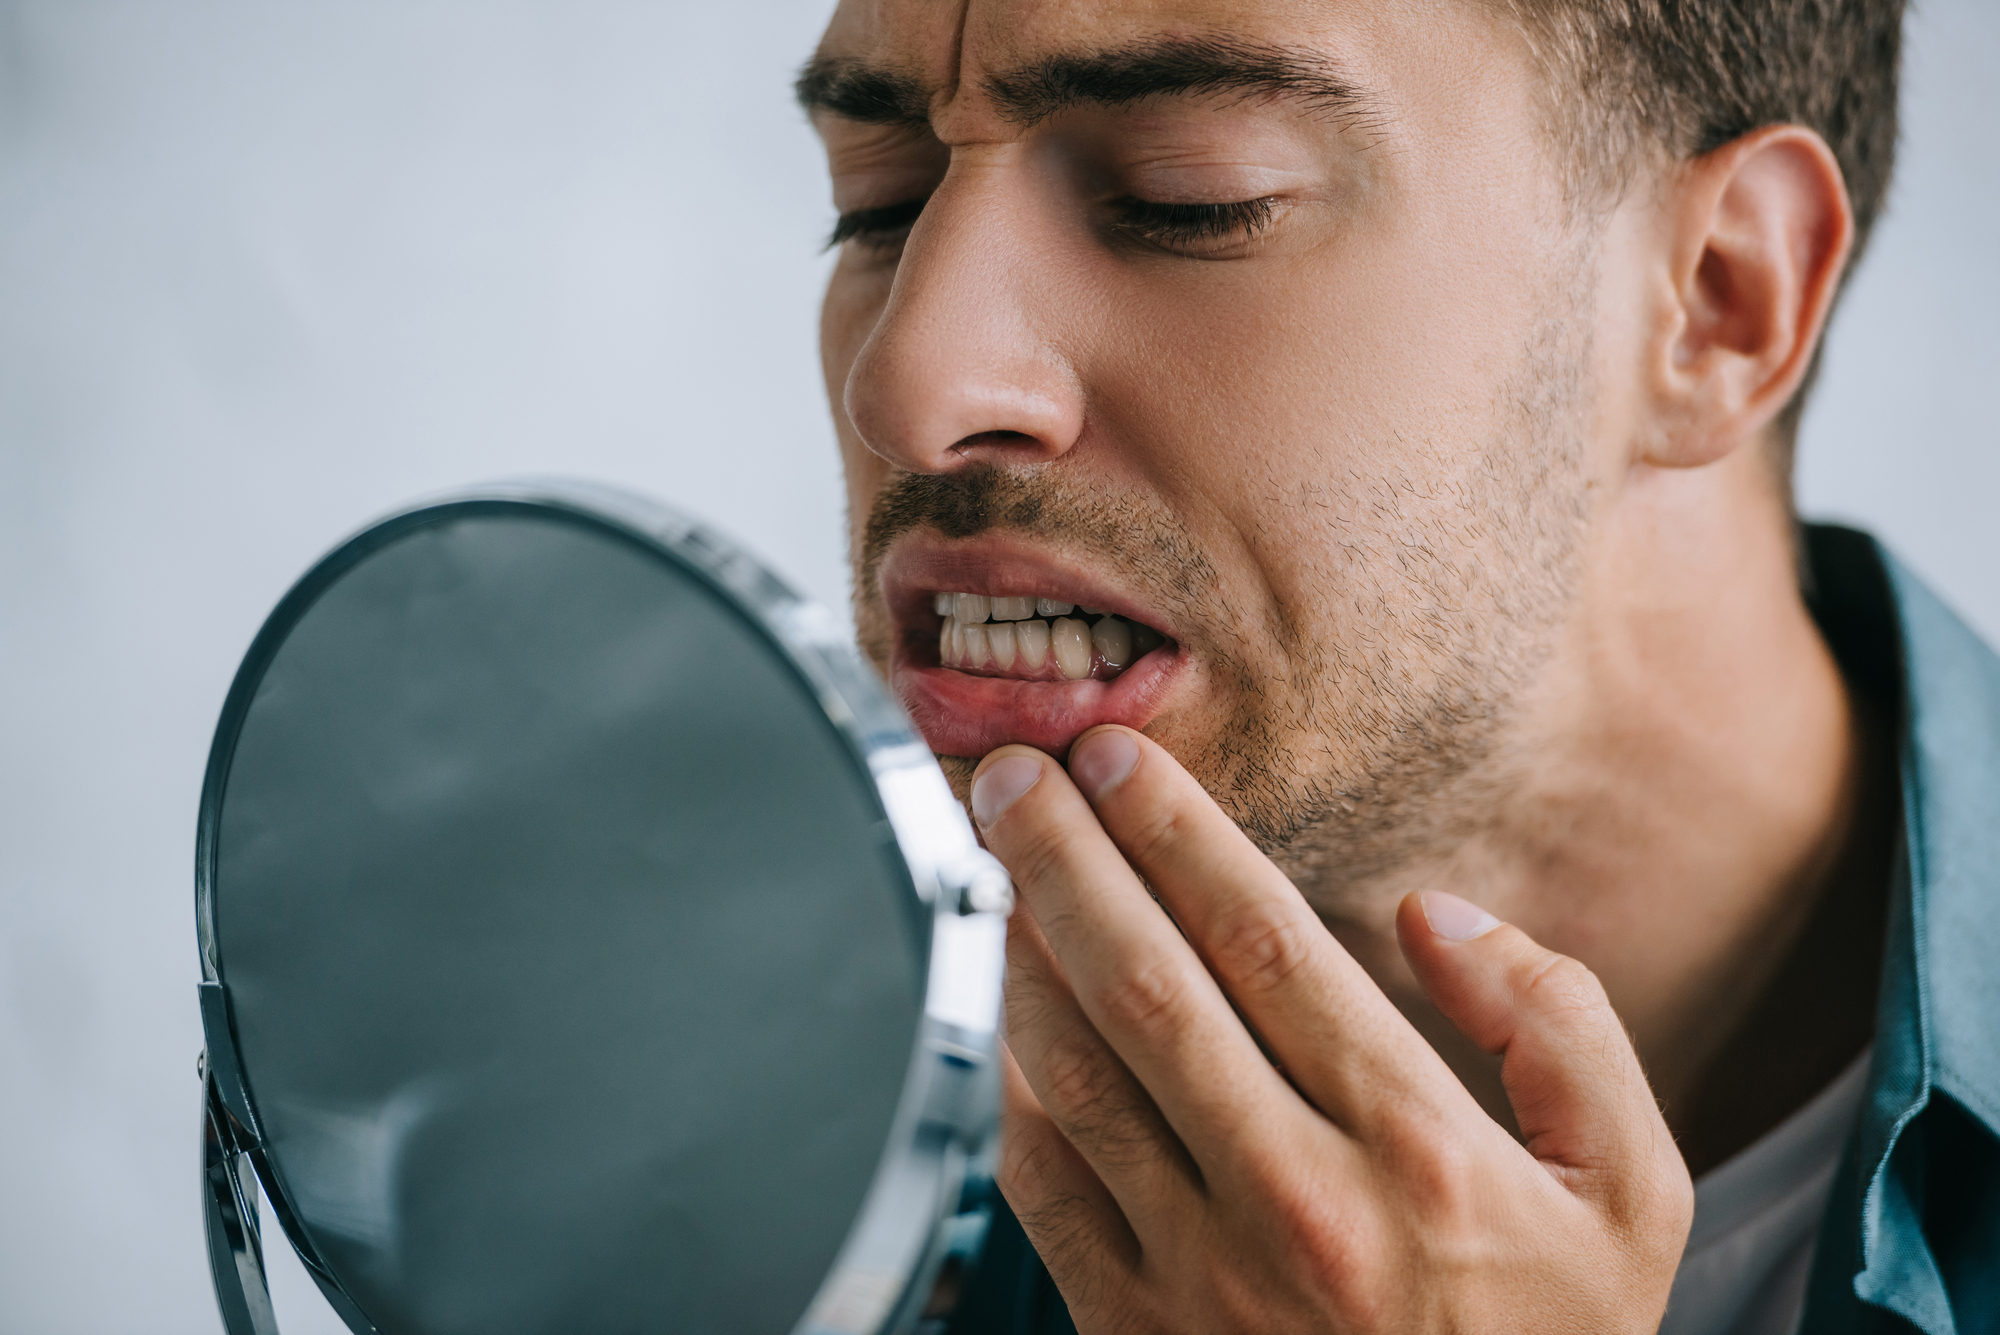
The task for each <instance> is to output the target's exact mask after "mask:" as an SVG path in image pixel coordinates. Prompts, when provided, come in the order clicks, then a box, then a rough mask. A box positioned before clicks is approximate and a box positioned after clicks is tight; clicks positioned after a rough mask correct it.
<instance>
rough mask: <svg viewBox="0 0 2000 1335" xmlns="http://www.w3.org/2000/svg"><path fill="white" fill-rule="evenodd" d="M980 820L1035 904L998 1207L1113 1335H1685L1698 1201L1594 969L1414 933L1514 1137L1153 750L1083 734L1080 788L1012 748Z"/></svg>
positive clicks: (1492, 935)
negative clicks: (1656, 1333) (1683, 1295)
mask: <svg viewBox="0 0 2000 1335" xmlns="http://www.w3.org/2000/svg"><path fill="white" fill-rule="evenodd" d="M1072 776H1074V782H1072ZM972 805H973V811H974V816H975V819H977V821H978V822H979V825H980V827H981V830H982V831H983V833H984V835H985V838H986V842H987V846H988V847H989V848H991V849H992V851H993V852H994V854H995V855H997V856H998V857H999V858H1000V860H1001V861H1003V862H1004V863H1006V864H1007V867H1008V869H1009V870H1010V871H1012V872H1013V874H1014V878H1015V884H1016V887H1017V889H1018V891H1019V895H1020V903H1021V905H1022V910H1021V911H1017V912H1016V913H1015V914H1014V918H1013V922H1012V926H1011V929H1010V932H1009V940H1008V979H1007V1025H1008V1036H1007V1046H1008V1052H1009V1054H1010V1055H1009V1056H1007V1057H1005V1058H1004V1059H1003V1062H1004V1066H1005V1068H1006V1069H1005V1072H1004V1076H1005V1081H1006V1108H1005V1120H1004V1138H1003V1145H1002V1151H1001V1159H1000V1170H999V1180H1000V1185H1001V1188H1002V1190H1003V1191H1004V1192H1005V1193H1006V1196H1007V1199H1008V1201H1009V1203H1010V1204H1012V1206H1013V1207H1014V1211H1015V1213H1016V1214H1017V1215H1018V1216H1019V1217H1020V1220H1021V1223H1022V1226H1023V1227H1024V1228H1025V1229H1026V1230H1027V1233H1028V1237H1029V1239H1030V1240H1031V1241H1032V1242H1033V1243H1034V1245H1035V1248H1036V1250H1037V1251H1038V1252H1040V1253H1041V1256H1042V1259H1043V1260H1044V1261H1045V1262H1046V1263H1047V1265H1048V1267H1049V1271H1050V1273H1051V1274H1052V1275H1053V1276H1054V1278H1055V1281H1056V1284H1057V1286H1058V1287H1059V1288H1060V1289H1061V1290H1062V1292H1063V1296H1064V1297H1065V1299H1067V1301H1068V1303H1069V1307H1070V1312H1071V1315H1072V1316H1073V1317H1074V1318H1075V1320H1076V1324H1077V1328H1078V1329H1079V1330H1080V1331H1082V1332H1085V1335H1097V1333H1098V1332H1113V1331H1117V1332H1123V1331H1189V1332H1199V1333H1200V1335H1222V1332H1229V1331H1244V1332H1257V1335H1271V1333H1272V1332H1278V1331H1287V1330H1297V1331H1315V1332H1322V1331H1390V1330H1393V1331H1416V1330H1422V1331H1446V1330H1451V1331H1470V1332H1480V1333H1481V1335H1493V1333H1494V1332H1502V1331H1524V1332H1527V1331H1532V1332H1536V1333H1537V1335H1550V1333H1551V1332H1565V1331H1575V1332H1586V1331H1588V1332H1591V1333H1592V1335H1603V1333H1604V1332H1624V1331H1653V1330H1655V1329H1657V1327H1658V1325H1659V1321H1660V1314H1661V1312H1662V1310H1663V1309H1664V1308H1665V1305H1666V1299H1667V1290H1668V1288H1669V1286H1670V1285H1671V1283H1672V1281H1673V1275H1674V1268H1675V1266H1676V1265H1677V1264H1678V1263H1679V1260H1680V1254H1681V1250H1682V1248H1683V1247H1684V1245H1685V1244H1686V1240H1687V1231H1688V1224H1689V1219H1690V1216H1691V1213H1692V1208H1693V1206H1692V1202H1693V1193H1692V1188H1691V1187H1690V1185H1689V1182H1688V1175H1687V1170H1686V1168H1685V1167H1684V1166H1683V1164H1682V1162H1681V1158H1680V1155H1679V1154H1678V1153H1677V1152H1676V1150H1675V1148H1674V1143H1673V1139H1672V1137H1671V1136H1670V1135H1669V1133H1668V1131H1667V1128H1666V1125H1665V1123H1664V1122H1663V1121H1662V1119H1661V1117H1660V1113H1659V1110H1658V1108H1657V1107H1656V1106H1655V1104H1654V1101H1653V1097H1652V1092H1651V1091H1650V1090H1649V1089H1648V1088H1647V1085H1646V1079H1645V1076H1644V1075H1643V1074H1642V1073H1641V1072H1640V1069H1639V1063H1638V1059H1637V1058H1636V1056H1635V1055H1634V1054H1633V1051H1632V1046H1631V1043H1630V1041H1629V1040H1628V1039H1627V1038H1626V1035H1625V1031H1624V1029H1623V1028H1622V1027H1621V1026H1620V1024H1619V1022H1618V1017H1617V1016H1616V1015H1615V1014H1613V1013H1612V1010H1611V1007H1610V1004H1609V1002H1608V1001H1607V1000H1606V999H1605V995H1604V990H1603V988H1602V987H1600V986H1599V985H1598V982H1597V979H1596V978H1595V977H1594V976H1593V975H1592V974H1591V973H1590V972H1589V971H1588V970H1587V969H1585V968H1584V967H1583V966H1582V965H1580V964H1578V963H1576V962H1575V961H1574V960H1571V959H1567V958H1565V957H1563V956H1560V955H1556V954H1554V953H1552V952H1550V951H1547V950H1544V949H1542V948H1541V947H1539V946H1537V945H1536V944H1535V943H1534V942H1533V941H1531V940H1529V939H1528V937H1527V936H1526V935H1525V934H1523V933H1522V932H1520V931H1519V930H1517V929H1515V928H1512V927H1508V926H1504V925H1501V924H1498V923H1496V922H1495V921H1494V920H1493V919H1492V918H1491V917H1489V916H1487V915H1485V914H1484V913H1483V912H1481V911H1480V910H1478V909H1477V908H1475V907H1474V906H1473V905H1471V904H1469V903H1466V902H1465V901H1464V900H1461V899H1457V898H1455V897H1453V896H1450V895H1437V894H1426V895H1421V896H1419V895H1412V896H1410V897H1409V898H1407V899H1405V900H1404V901H1403V903H1402V905H1401V907H1400V909H1399V910H1398V914H1397V920H1396V926H1397V933H1398V936H1399V937H1400V940H1401V943H1402V947H1403V952H1404V954H1405V955H1406V956H1407V957H1408V959H1409V962H1410V965H1411V967H1412V968H1413V969H1414V970H1415V971H1416V975H1417V978H1418V980H1419V981H1420V982H1421V983H1422V984H1423V986H1424V988H1425V989H1426V991H1427V992H1428V993H1429V994H1430V997H1431V999H1432V1000H1433V1001H1434V1002H1435V1003H1436V1005H1437V1006H1438V1008H1439V1009H1440V1010H1441V1011H1442V1012H1443V1013H1444V1015H1445V1016H1446V1017H1447V1018H1448V1019H1450V1020H1451V1021H1452V1023H1454V1024H1456V1025H1457V1026H1458V1027H1459V1028H1460V1029H1461V1030H1463V1031H1464V1032H1465V1033H1466V1034H1467V1035H1468V1036H1469V1037H1471V1038H1472V1039H1473V1040H1474V1041H1475V1042H1477V1043H1478V1044H1479V1045H1480V1046H1481V1047H1483V1048H1485V1049H1487V1050H1488V1051H1491V1052H1496V1053H1500V1054H1503V1066H1502V1072H1503V1079H1504V1081H1505V1085H1506V1089H1507V1094H1508V1097H1509V1098H1510V1099H1511V1100H1512V1102H1513V1107H1514V1113H1515V1116H1516V1118H1517V1119H1518V1121H1519V1124H1520V1129H1521V1135H1522V1141H1520V1142H1517V1141H1516V1140H1515V1139H1514V1138H1513V1137H1512V1136H1511V1135H1510V1134H1509V1133H1508V1132H1507V1131H1506V1130H1504V1129H1503V1128H1501V1127H1500V1126H1499V1125H1498V1124H1497V1123H1495V1122H1494V1121H1493V1120H1492V1119H1491V1118H1490V1117H1488V1116H1487V1115H1486V1113H1485V1112H1483V1111H1482V1110H1481V1109H1480V1107H1479V1106H1478V1104H1477V1103H1476V1102H1475V1101H1474V1100H1473V1098H1472V1096H1471V1095H1470V1094H1468V1093H1467V1092H1466V1090H1465V1087H1464V1086H1463V1085H1462V1084H1461V1083H1460V1082H1459V1080H1458V1079H1457V1077H1456V1076H1454V1075H1453V1074H1452V1072H1451V1070H1450V1068H1449V1067H1447V1066H1446V1065H1445V1064H1444V1062H1443V1060H1442V1059H1441V1058H1439V1057H1438V1056H1437V1054H1436V1053H1435V1052H1434V1051H1433V1050H1432V1049H1431V1047H1430V1046H1429V1044H1427V1043H1426V1042H1425V1041H1424V1040H1423V1038H1422V1037H1421V1036H1420V1035H1419V1034H1418V1033H1417V1031H1416V1030H1415V1029H1413V1028H1412V1027H1411V1026H1410V1024H1409V1022H1408V1021H1407V1020H1405V1019H1404V1018H1403V1016H1402V1015H1401V1013H1399V1012H1398V1011H1397V1010H1396V1008H1395V1007H1394V1006H1393V1005H1392V1004H1391V1003H1390V1002H1389V1000H1388V998H1387V997H1385V996H1384V995H1383V993H1382V992H1381V990H1380V989H1379V988H1378V987H1376V985H1375V984H1374V982H1373V981H1372V980H1371V979H1370V978H1369V977H1368V975H1367V974H1366V973H1365V972H1364V971H1363V970H1362V969H1361V967H1360V965H1358V964H1357V963H1355V961H1354V960H1353V958H1352V957H1351V956H1349V955H1348V954H1347V952H1346V951H1345V950H1343V949H1342V948H1341V946H1340V945H1339V943H1338V942H1337V941H1336V940H1335V939H1334V937H1333V936H1332V935H1331V934H1330V933H1329V932H1328V931H1327V930H1326V928H1325V926H1324V925H1323V924H1322V923H1321V922H1320V920H1319V919H1318V917H1317V916H1316V915H1315V914H1314V913H1313V912H1312V910H1311V909H1310V908H1308V907H1307V905H1306V903H1305V901H1304V899H1303V898H1301V896H1300V895H1299V892H1298V891H1297V889H1296V888H1294V887H1293V886H1292V884H1291V883H1290V882H1289V881H1288V880H1286V879H1285V877H1284V875H1283V874H1282V873H1281V872H1279V871H1278V869H1277V868H1276V867H1275V866H1273V865H1272V864H1271V862H1270V861H1269V860H1268V859H1267V858H1265V857H1264V855H1263V854H1262V853H1260V852H1259V851H1258V850H1257V848H1256V847H1255V846H1254V845H1253V844H1251V842H1250V841H1249V839H1248V838H1247V837H1245V836H1244V834H1243V833H1242V832H1241V831H1240V830H1238V829H1237V828H1236V826H1235V825H1234V824H1233V823H1232V822H1231V821H1230V820H1229V818H1228V817H1227V816H1225V815H1224V814H1223V812H1222V811H1221V809H1220V808H1218V807H1217V806H1216V805H1215V803H1214V802H1213V801H1212V800H1210V798H1209V797H1208V795H1207V794H1206V793H1205V792H1203V791H1202V789H1201V787H1200V786H1199V785H1198V784H1197V783H1195V781H1194V780H1193V778H1191V777H1190V776H1189V775H1188V774H1187V772H1186V771H1184V770H1183V769H1181V768H1180V766H1179V765H1178V764H1176V763H1175V762H1174V760H1173V758H1172V757H1171V756H1169V755H1168V754H1167V753H1166V752H1165V751H1163V750H1161V749H1160V748H1159V747H1158V746H1156V745H1155V744H1153V743H1152V742H1150V741H1148V740H1147V739H1146V738H1145V737H1143V736H1141V735H1140V734H1138V733H1135V732H1132V731H1130V730H1128V729H1124V728H1113V727H1106V728H1099V729H1096V730H1093V731H1092V732H1090V733H1086V734H1085V735H1084V737H1083V738H1081V739H1080V740H1079V741H1078V742H1077V744H1076V745H1075V747H1073V748H1072V750H1071V753H1070V773H1069V774H1065V773H1064V771H1063V769H1062V767H1061V766H1059V765H1057V764H1056V762H1055V761H1053V760H1051V759H1050V758H1049V757H1047V756H1046V755H1043V754H1042V753H1041V752H1039V751H1033V750H1030V749H1028V748H1027V747H1021V746H1009V747H1003V748H1001V749H1000V750H998V751H995V752H994V753H993V754H992V755H990V756H988V757H986V759H985V760H984V761H983V762H982V763H981V765H980V767H979V770H978V773H977V774H976V776H975V778H974V782H973V787H972ZM1135 869H1136V873H1135ZM1141 876H1143V877H1144V878H1145V880H1144V881H1141V879H1140V877H1141ZM1148 884H1150V885H1151V887H1152V888H1153V891H1154V892H1155V893H1157V894H1158V896H1159V903H1158V904H1156V903H1155V902H1154V901H1153V898H1152V896H1151V895H1149V894H1148V892H1147V885H1148ZM1162 907H1164V908H1165V909H1166V910H1167V912H1168V913H1171V914H1172V915H1173V917H1172V920H1169V918H1168V916H1167V913H1163V912H1161V908H1162ZM1427 911H1428V914H1429V917H1428V918H1427V916H1426V913H1427ZM1176 924H1178V928H1176ZM1183 933H1185V935H1183ZM1231 1003H1234V1006H1235V1007H1236V1008H1237V1010H1240V1012H1241V1015H1242V1017H1243V1018H1242V1019H1241V1020H1239V1019H1238V1018H1237V1010H1232V1009H1231ZM1246 1021H1247V1023H1248V1025H1249V1026H1251V1028H1254V1030H1255V1031H1256V1033H1257V1034H1258V1035H1261V1037H1262V1039H1263V1042H1264V1045H1265V1049H1267V1050H1268V1052H1269V1054H1270V1055H1269V1056H1268V1057H1267V1056H1266V1055H1265V1052H1264V1051H1260V1049H1259V1046H1258V1043H1257V1041H1256V1039H1254V1038H1253V1037H1252V1035H1251V1029H1250V1028H1246V1027H1245V1022H1246ZM1273 1062H1276V1063H1277V1066H1276V1067H1274V1065H1273ZM1281 1071H1282V1073H1281Z"/></svg>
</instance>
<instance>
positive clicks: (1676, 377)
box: [1645, 125, 1854, 468]
mask: <svg viewBox="0 0 2000 1335" xmlns="http://www.w3.org/2000/svg"><path fill="white" fill-rule="evenodd" d="M1667 198H1668V200H1669V205H1668V207H1669V208H1670V209H1671V211H1672V213H1671V218H1670V230H1671V247H1672V250H1671V259H1670V264H1671V267H1672V287H1673V293H1674V300H1675V302H1676V303H1677V305H1678V307H1679V309H1678V311H1677V312H1676V315H1677V318H1676V319H1675V320H1673V321H1672V322H1671V323H1670V325H1669V328H1670V333H1669V335H1668V336H1667V338H1666V339H1665V340H1664V341H1663V344H1662V346H1660V347H1659V348H1658V350H1657V362H1656V366H1657V384H1656V395H1657V398H1658V400H1659V402H1658V409H1659V420H1660V423H1661V429H1660V430H1659V431H1658V432H1656V433H1655V434H1654V436H1653V438H1652V440H1651V441H1649V442H1648V444H1647V446H1646V449H1645V461H1646V462H1648V463H1651V464H1654V465H1657V466H1660V467H1668V468H1693V467H1699V466H1701V465H1703V464H1708V463H1713V462H1715V461H1716V460H1718V459H1721V458H1723V457H1724V456H1726V455H1728V454H1730V453H1732V452H1734V451H1735V450H1737V449H1739V448H1740V447H1742V446H1743V445H1744V444H1745V443H1746V442H1748V441H1750V440H1752V439H1754V438H1756V437H1757V435H1758V433H1759V432H1761V431H1762V430H1763V428H1764V427H1765V426H1766V425H1767V424H1768V423H1769V422H1770V421H1771V420H1772V419H1773V418H1774V417H1776V416H1777V415H1778V413H1779V412H1780V411H1781V410H1782V409H1783V408H1784V406H1785V404H1786V403H1787V402H1788V401H1789V400H1790V399H1791V397H1792V395H1793V394H1794V393H1795V392H1797V390H1798V387H1799V384H1800V382H1801V381H1803V380H1804V378H1805V374H1806V371H1807V368H1808V367H1809V366H1810V365H1811V362H1812V356H1813V351H1814V349H1815V348H1816V347H1817V346H1818V344H1819V338H1820V333H1821V331H1822V330H1823V329H1824V327H1825V324H1826V317H1827V314H1828V312H1829V311H1830V310H1831V308H1832V306H1833V299H1834V296H1835V294H1836V293H1837V292H1838V290H1839V286H1840V276H1841V273H1842V270H1843V269H1844V268H1845V266H1846V263H1847V254H1848V249H1849V246H1850V245H1851V244H1852V241H1853V233H1854V215H1853V210H1852V207H1851V206H1850V204H1849V202H1848V198H1847V188H1846V185H1845V184H1844V182H1843V181H1842V179H1841V174H1840V165H1839V163H1838V162H1837V161H1836V160H1835V159H1834V156H1833V153H1832V150H1830V149H1829V148H1828V147H1827V146H1826V141H1825V140H1823V139H1821V138H1820V137H1819V136H1818V135H1817V134H1815V133H1814V132H1813V131H1811V130H1808V129H1806V128H1804V127H1803V126H1797V125H1774V126H1768V127H1766V128H1764V129H1762V130H1757V131H1755V132H1753V133H1751V134H1747V135H1744V136H1743V137H1742V138H1740V139H1736V140H1734V141H1732V142H1730V143H1728V144H1725V145H1723V146H1722V147H1721V148H1718V149H1716V150H1714V151H1713V152H1711V153H1709V154H1707V155H1705V156H1703V157H1701V158H1698V159H1696V160H1695V161H1694V162H1692V163H1690V164H1688V166H1687V168H1686V169H1685V171H1684V172H1683V173H1682V175H1681V177H1680V179H1679V181H1678V182H1677V183H1676V184H1675V185H1674V186H1672V187H1670V188H1669V190H1668V191H1667Z"/></svg>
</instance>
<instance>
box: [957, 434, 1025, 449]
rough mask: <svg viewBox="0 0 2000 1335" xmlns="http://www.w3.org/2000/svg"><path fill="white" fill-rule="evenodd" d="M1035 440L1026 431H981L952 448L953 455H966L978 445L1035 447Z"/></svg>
mask: <svg viewBox="0 0 2000 1335" xmlns="http://www.w3.org/2000/svg"><path fill="white" fill-rule="evenodd" d="M1035 443H1036V441H1035V438H1034V437H1033V436H1031V435H1029V434H1028V433H1027V432H1025V431H979V432H975V433H973V434H972V435H970V436H966V437H965V438H964V439H962V440H960V441H959V442H958V443H957V444H955V445H953V446H952V447H951V450H952V453H953V454H964V453H965V452H966V451H967V450H969V449H972V448H973V447H975V446H978V445H1033V444H1035Z"/></svg>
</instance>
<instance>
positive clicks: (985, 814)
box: [972, 756, 1042, 828]
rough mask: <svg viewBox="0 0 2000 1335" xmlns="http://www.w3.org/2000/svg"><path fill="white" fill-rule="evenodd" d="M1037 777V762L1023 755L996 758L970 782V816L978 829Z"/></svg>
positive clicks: (1025, 789) (1009, 805)
mask: <svg viewBox="0 0 2000 1335" xmlns="http://www.w3.org/2000/svg"><path fill="white" fill-rule="evenodd" d="M1041 777H1042V767H1041V764H1040V762H1038V761H1034V760H1030V759H1029V758H1028V757H1026V756H1008V757H1007V758H1006V759H1005V760H996V761H995V762H993V764H992V765H990V766H988V767H987V770H986V772H985V773H984V774H982V775H980V776H979V777H978V778H977V779H975V780H973V782H972V818H973V819H974V820H976V821H978V822H979V824H980V826H981V827H982V828H983V827H985V826H988V825H991V824H992V823H993V822H994V821H996V820H999V819H1000V816H1001V814H1002V813H1003V812H1005V811H1006V810H1007V808H1008V807H1011V806H1013V805H1014V801H1015V799H1016V798H1018V797H1020V796H1021V794H1022V793H1025V792H1027V791H1028V790H1029V789H1030V788H1033V787H1034V786H1035V780H1037V779H1039V778H1041Z"/></svg>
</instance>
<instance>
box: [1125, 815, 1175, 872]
mask: <svg viewBox="0 0 2000 1335" xmlns="http://www.w3.org/2000/svg"><path fill="white" fill-rule="evenodd" d="M1185 834H1186V826H1185V824H1184V823H1183V821H1182V818H1181V812H1180V809H1179V808H1178V807H1177V806H1175V805H1174V804H1173V803H1172V802H1157V803H1147V804H1146V805H1144V806H1141V807H1140V808H1139V809H1138V810H1137V811H1135V812H1132V813H1129V814H1127V815H1126V816H1125V819H1124V820H1123V821H1121V822H1120V828H1119V831H1118V843H1119V845H1120V846H1121V847H1122V848H1124V850H1125V851H1126V853H1127V854H1128V855H1130V857H1131V858H1132V860H1133V862H1135V863H1137V864H1139V865H1140V866H1152V865H1157V864H1158V863H1159V862H1161V861H1165V860H1171V859H1172V858H1173V856H1174V849H1175V847H1176V846H1177V845H1178V844H1180V843H1181V841H1182V839H1183V837H1184V836H1185Z"/></svg>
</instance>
